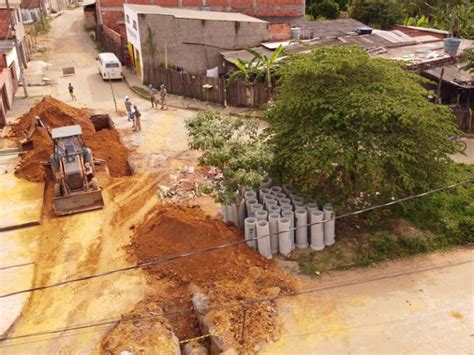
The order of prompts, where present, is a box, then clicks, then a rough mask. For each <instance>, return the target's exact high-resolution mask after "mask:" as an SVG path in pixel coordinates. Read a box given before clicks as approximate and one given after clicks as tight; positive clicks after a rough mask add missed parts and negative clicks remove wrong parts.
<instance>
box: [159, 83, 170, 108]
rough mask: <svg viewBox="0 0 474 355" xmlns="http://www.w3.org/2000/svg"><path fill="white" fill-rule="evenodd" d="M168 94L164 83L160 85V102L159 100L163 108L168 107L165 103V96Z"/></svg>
mask: <svg viewBox="0 0 474 355" xmlns="http://www.w3.org/2000/svg"><path fill="white" fill-rule="evenodd" d="M167 95H168V91H167V90H166V86H165V84H161V85H160V102H161V109H162V110H164V109H165V107H166V108H168V106H167V105H166V96H167Z"/></svg>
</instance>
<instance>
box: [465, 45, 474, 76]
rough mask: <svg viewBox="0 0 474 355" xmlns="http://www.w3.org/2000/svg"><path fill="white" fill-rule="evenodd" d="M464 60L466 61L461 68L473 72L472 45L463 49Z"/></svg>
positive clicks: (473, 57) (473, 52)
mask: <svg viewBox="0 0 474 355" xmlns="http://www.w3.org/2000/svg"><path fill="white" fill-rule="evenodd" d="M464 60H465V61H466V64H464V66H463V67H462V69H463V70H466V71H467V72H469V73H471V74H474V47H471V48H469V49H466V50H465V51H464Z"/></svg>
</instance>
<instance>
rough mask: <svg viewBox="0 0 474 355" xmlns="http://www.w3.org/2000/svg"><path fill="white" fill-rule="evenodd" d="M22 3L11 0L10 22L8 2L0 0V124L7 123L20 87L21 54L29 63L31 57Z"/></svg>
mask: <svg viewBox="0 0 474 355" xmlns="http://www.w3.org/2000/svg"><path fill="white" fill-rule="evenodd" d="M20 3H21V2H20V1H15V0H10V1H9V5H10V11H11V15H12V19H13V24H10V14H9V12H8V10H7V6H6V3H5V1H4V0H3V1H2V0H0V94H1V98H0V126H3V125H5V124H6V113H7V112H8V111H9V110H10V109H11V105H12V102H13V97H14V96H15V93H16V91H17V89H18V81H19V80H18V79H19V77H20V65H21V63H20V56H21V58H22V60H23V63H27V62H28V59H29V55H28V47H27V45H26V43H25V29H24V27H23V21H22V17H21V9H20ZM13 34H15V35H16V38H17V40H18V48H19V52H17V51H16V49H15V46H14V43H13Z"/></svg>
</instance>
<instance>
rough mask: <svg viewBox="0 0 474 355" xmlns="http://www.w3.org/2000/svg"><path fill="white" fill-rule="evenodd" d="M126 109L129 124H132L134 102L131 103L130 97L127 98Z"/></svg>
mask: <svg viewBox="0 0 474 355" xmlns="http://www.w3.org/2000/svg"><path fill="white" fill-rule="evenodd" d="M125 109H126V110H127V115H128V122H130V121H132V120H133V114H132V102H131V101H130V99H129V97H128V96H125Z"/></svg>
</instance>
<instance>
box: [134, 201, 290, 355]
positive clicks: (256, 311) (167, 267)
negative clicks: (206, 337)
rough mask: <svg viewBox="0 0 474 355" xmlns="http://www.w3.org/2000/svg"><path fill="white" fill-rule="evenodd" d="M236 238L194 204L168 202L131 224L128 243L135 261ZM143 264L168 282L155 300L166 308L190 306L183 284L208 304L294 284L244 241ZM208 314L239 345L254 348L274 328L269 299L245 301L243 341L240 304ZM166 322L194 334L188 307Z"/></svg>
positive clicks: (184, 335) (180, 334)
mask: <svg viewBox="0 0 474 355" xmlns="http://www.w3.org/2000/svg"><path fill="white" fill-rule="evenodd" d="M240 239H241V236H240V235H239V233H238V232H237V231H236V230H234V229H232V228H230V227H228V226H226V225H225V224H224V223H222V222H221V221H218V220H213V219H210V218H209V217H207V216H205V215H204V213H203V212H202V211H201V210H200V209H198V208H191V207H181V206H176V205H169V206H166V207H161V208H158V210H157V211H155V212H154V213H153V214H152V215H151V217H150V218H149V219H148V221H147V222H146V223H144V224H143V225H141V226H139V227H137V228H136V230H135V233H134V238H133V242H132V244H131V246H130V249H131V251H132V253H133V254H134V255H135V257H136V259H138V261H140V262H146V261H149V260H152V259H156V258H164V257H167V256H171V255H177V254H183V253H187V252H190V251H193V250H197V249H205V248H210V247H213V246H216V245H219V244H225V243H229V242H233V241H237V240H240ZM147 270H148V272H149V276H150V279H153V278H155V279H157V280H163V279H165V280H167V281H171V283H172V285H173V286H171V287H170V288H169V289H168V290H166V292H165V293H164V295H163V297H162V298H161V299H160V300H159V302H160V304H163V302H165V303H164V304H163V307H164V309H165V311H175V310H176V309H183V308H188V307H190V306H191V304H190V299H191V295H192V294H191V291H190V289H189V287H188V286H189V285H191V284H195V285H197V286H198V287H199V288H200V289H201V290H202V291H203V292H204V293H206V294H207V295H209V297H210V300H211V305H213V304H215V305H221V304H229V303H233V302H236V301H242V300H249V299H255V298H259V297H264V296H269V295H275V294H278V293H279V292H280V291H289V290H292V289H293V284H292V282H291V280H290V279H289V278H288V277H287V276H286V275H285V274H283V272H282V271H280V270H279V269H278V268H277V267H276V265H275V264H274V262H272V261H269V260H267V259H265V258H263V257H261V256H260V254H258V253H257V252H255V251H254V250H252V249H250V248H249V247H247V245H244V244H241V245H239V246H236V247H230V248H225V249H218V250H216V251H212V252H208V253H203V254H199V255H196V256H191V257H186V258H182V259H178V260H175V261H172V262H167V263H165V264H164V265H163V266H155V267H152V268H149V269H147ZM167 304H168V306H167ZM212 318H213V319H215V320H216V323H217V324H219V328H220V329H219V333H220V335H221V336H222V337H223V338H225V340H226V341H227V342H228V343H230V344H232V345H233V346H234V347H235V348H236V349H240V350H244V349H245V350H246V351H249V350H253V349H254V347H255V346H256V345H257V344H259V343H261V342H265V341H269V340H270V339H272V337H273V336H277V334H278V332H279V327H278V324H277V318H276V310H275V308H274V305H272V304H271V302H265V303H255V304H252V305H248V306H246V320H245V324H246V326H245V342H244V344H245V345H242V339H241V328H242V322H243V308H242V307H241V306H238V307H235V306H234V307H224V308H219V309H216V310H214V311H212ZM169 322H170V324H171V325H172V326H173V328H174V332H175V334H176V335H177V336H178V338H180V339H185V338H190V337H194V336H197V335H199V329H198V326H197V323H196V319H195V318H194V317H193V315H192V313H184V314H179V317H170V318H169Z"/></svg>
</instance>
